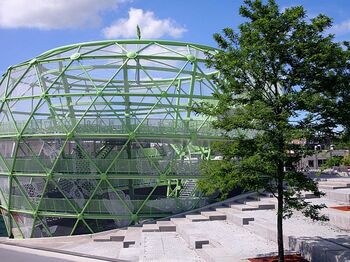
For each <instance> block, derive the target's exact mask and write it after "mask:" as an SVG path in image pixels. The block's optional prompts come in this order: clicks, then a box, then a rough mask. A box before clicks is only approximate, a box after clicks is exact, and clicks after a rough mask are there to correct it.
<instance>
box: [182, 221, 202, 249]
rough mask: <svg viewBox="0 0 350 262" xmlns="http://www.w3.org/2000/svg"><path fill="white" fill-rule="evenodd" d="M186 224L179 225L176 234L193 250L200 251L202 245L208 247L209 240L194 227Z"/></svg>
mask: <svg viewBox="0 0 350 262" xmlns="http://www.w3.org/2000/svg"><path fill="white" fill-rule="evenodd" d="M189 225H190V224H188V223H179V224H178V225H177V228H176V232H178V233H179V235H180V236H181V237H182V238H183V239H184V240H185V241H186V242H187V244H188V245H189V246H190V247H191V248H193V249H201V248H202V247H203V245H209V238H208V237H207V236H205V235H204V234H203V233H202V232H201V231H199V230H196V229H195V228H194V226H192V225H190V227H189Z"/></svg>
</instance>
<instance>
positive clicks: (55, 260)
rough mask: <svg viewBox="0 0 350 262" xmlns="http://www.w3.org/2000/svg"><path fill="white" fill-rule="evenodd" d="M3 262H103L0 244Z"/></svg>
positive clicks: (0, 257)
mask: <svg viewBox="0 0 350 262" xmlns="http://www.w3.org/2000/svg"><path fill="white" fill-rule="evenodd" d="M0 261H1V262H72V261H77V262H78V261H79V262H80V261H81V262H101V260H95V259H89V258H82V257H75V256H69V255H65V254H59V253H53V252H46V251H40V250H34V249H29V248H22V247H15V246H8V245H2V244H0Z"/></svg>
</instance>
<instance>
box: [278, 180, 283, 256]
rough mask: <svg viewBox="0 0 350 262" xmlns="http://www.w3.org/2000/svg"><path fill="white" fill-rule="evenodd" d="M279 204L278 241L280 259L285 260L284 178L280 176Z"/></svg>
mask: <svg viewBox="0 0 350 262" xmlns="http://www.w3.org/2000/svg"><path fill="white" fill-rule="evenodd" d="M277 199H278V206H277V243H278V257H279V259H278V261H279V262H284V245H283V178H281V177H279V178H278V198H277Z"/></svg>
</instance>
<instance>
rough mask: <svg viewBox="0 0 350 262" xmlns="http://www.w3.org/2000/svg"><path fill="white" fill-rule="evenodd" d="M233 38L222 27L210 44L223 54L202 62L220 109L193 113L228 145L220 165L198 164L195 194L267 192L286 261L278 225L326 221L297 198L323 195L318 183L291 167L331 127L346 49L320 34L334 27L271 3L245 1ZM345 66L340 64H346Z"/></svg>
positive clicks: (204, 107) (219, 146)
mask: <svg viewBox="0 0 350 262" xmlns="http://www.w3.org/2000/svg"><path fill="white" fill-rule="evenodd" d="M240 15H241V16H243V17H244V18H245V20H246V22H245V23H243V24H241V25H240V26H239V31H238V32H235V31H234V30H233V29H230V28H226V29H224V30H223V33H222V34H215V35H214V38H215V40H216V42H217V43H218V45H219V47H220V49H221V51H219V52H218V53H217V54H214V55H208V56H209V57H208V66H210V67H213V68H216V69H217V70H219V71H220V73H221V74H220V77H217V78H215V79H214V81H215V82H216V85H217V87H218V90H219V92H217V93H215V94H214V96H215V98H217V100H218V104H217V105H216V106H214V107H213V105H212V104H206V103H202V104H198V105H196V106H195V108H194V110H195V111H196V112H198V113H202V114H205V115H208V116H213V117H214V118H215V119H216V120H215V121H214V122H213V127H214V128H217V129H220V130H223V131H224V135H225V136H226V138H227V139H226V140H225V141H223V142H218V143H216V144H215V145H214V148H215V150H216V151H218V152H220V154H221V155H222V156H223V160H208V161H205V162H203V165H202V173H203V177H204V178H203V179H202V180H200V181H199V187H200V188H201V189H202V191H204V192H205V193H207V194H211V193H214V192H215V191H217V190H219V191H220V192H221V194H222V195H223V196H225V195H227V193H228V192H229V191H230V190H232V189H233V188H235V187H237V186H241V187H242V188H244V189H245V190H256V191H258V190H261V189H265V190H267V191H268V192H271V193H272V194H273V196H274V197H276V198H277V199H278V201H277V203H278V204H277V232H278V233H277V240H278V253H279V261H284V248H283V219H284V218H287V217H290V216H291V215H292V214H293V210H298V211H301V212H302V213H303V214H304V215H305V216H307V217H310V218H311V219H313V220H326V219H327V218H326V217H325V216H323V215H321V214H320V212H319V211H320V210H321V209H322V208H323V207H324V206H323V205H312V204H311V203H309V202H307V201H306V200H305V199H302V198H301V197H300V196H301V194H302V192H303V191H311V192H313V193H314V194H315V195H316V196H320V195H322V192H320V191H319V190H318V187H317V183H316V182H314V181H313V180H312V179H311V178H309V177H307V176H306V175H305V174H304V173H302V172H299V171H298V169H297V168H296V163H297V162H298V161H299V160H300V159H301V157H302V156H305V155H308V154H312V150H313V149H311V148H309V147H308V146H307V144H303V143H298V142H300V141H310V140H312V138H314V137H315V136H317V137H322V136H327V137H328V136H330V135H332V134H333V130H334V128H335V127H336V126H337V120H336V115H337V114H336V112H335V109H334V105H335V104H337V103H338V100H337V95H338V94H339V90H340V89H341V88H342V87H343V85H344V83H345V82H346V80H347V81H348V82H347V83H349V78H347V79H346V74H345V73H344V72H345V71H346V70H345V69H344V68H345V64H346V61H347V53H346V48H344V45H343V44H342V43H336V42H334V40H333V39H334V36H333V35H326V33H325V31H326V30H327V29H328V28H329V27H330V26H331V24H332V21H331V19H330V18H328V17H327V16H325V15H318V16H317V17H314V18H312V19H309V18H308V17H307V16H306V12H305V10H304V9H303V7H301V6H296V7H290V8H287V9H285V10H284V11H280V9H279V7H278V5H277V4H276V3H275V1H274V0H270V1H268V2H267V3H266V4H265V3H263V2H262V1H261V0H256V1H253V0H245V1H244V5H243V6H241V8H240ZM344 63H345V64H344Z"/></svg>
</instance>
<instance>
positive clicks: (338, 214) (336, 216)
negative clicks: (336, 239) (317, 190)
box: [326, 208, 350, 230]
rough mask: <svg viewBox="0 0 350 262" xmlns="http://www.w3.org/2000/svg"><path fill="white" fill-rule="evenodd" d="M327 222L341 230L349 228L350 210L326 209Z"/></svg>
mask: <svg viewBox="0 0 350 262" xmlns="http://www.w3.org/2000/svg"><path fill="white" fill-rule="evenodd" d="M326 212H327V215H328V218H329V222H330V223H331V224H332V225H334V226H336V227H338V228H340V229H343V230H350V211H340V210H337V209H334V208H328V209H327V211H326Z"/></svg>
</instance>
